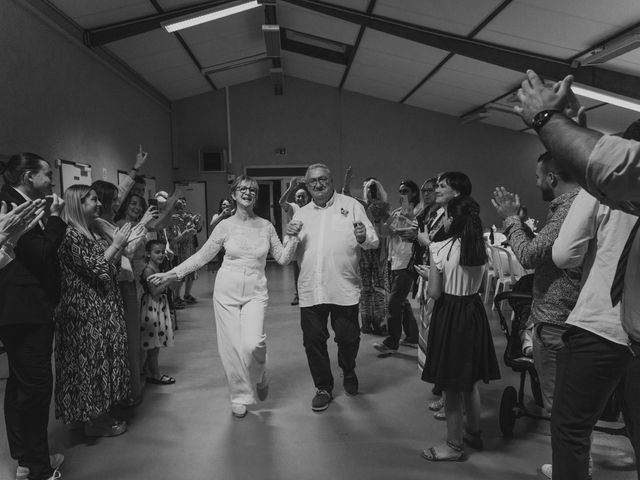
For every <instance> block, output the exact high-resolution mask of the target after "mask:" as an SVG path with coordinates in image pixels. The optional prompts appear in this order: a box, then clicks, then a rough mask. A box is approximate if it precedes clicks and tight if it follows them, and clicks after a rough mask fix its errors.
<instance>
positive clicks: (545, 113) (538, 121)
mask: <svg viewBox="0 0 640 480" xmlns="http://www.w3.org/2000/svg"><path fill="white" fill-rule="evenodd" d="M554 113H562V112H561V111H560V110H558V109H555V108H554V109H551V110H542V111H541V112H538V113H536V114H535V115H534V116H533V122H531V126H532V127H533V129H534V130H535V131H536V132H537V133H540V130H541V129H542V127H544V126H545V125H546V124H547V122H548V121H549V120H550V119H551V117H552V116H553V114H554Z"/></svg>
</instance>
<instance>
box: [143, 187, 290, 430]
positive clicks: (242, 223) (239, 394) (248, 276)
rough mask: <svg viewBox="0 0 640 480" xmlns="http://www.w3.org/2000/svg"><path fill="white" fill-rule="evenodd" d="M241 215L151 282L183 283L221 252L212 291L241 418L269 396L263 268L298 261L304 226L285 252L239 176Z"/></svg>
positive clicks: (234, 190) (234, 407) (234, 408)
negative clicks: (270, 262)
mask: <svg viewBox="0 0 640 480" xmlns="http://www.w3.org/2000/svg"><path fill="white" fill-rule="evenodd" d="M231 198H232V199H233V200H234V202H235V204H236V213H235V214H234V215H233V216H231V217H229V218H227V219H225V220H222V221H221V222H220V223H219V224H218V225H217V226H216V228H215V229H214V230H213V233H212V234H211V236H210V237H209V239H208V240H207V241H206V243H205V244H204V245H203V246H202V248H201V249H200V250H199V251H198V252H196V253H195V254H194V255H192V256H191V257H189V258H188V259H187V260H185V261H184V262H182V263H181V264H180V265H178V266H177V267H175V268H173V269H172V270H170V271H168V272H166V273H157V274H154V275H152V276H151V277H149V281H150V282H152V283H153V284H154V285H164V284H166V283H169V282H173V281H179V280H181V279H182V278H183V277H184V276H186V275H188V274H189V273H191V272H193V271H195V270H197V269H199V268H200V267H202V266H204V265H206V264H207V263H208V262H209V261H211V260H212V259H213V258H214V257H215V256H216V255H217V253H218V252H219V251H220V249H221V248H222V247H224V249H225V255H224V260H223V262H222V266H221V267H220V271H219V272H218V275H217V277H216V283H215V287H214V290H213V312H214V316H215V320H216V329H217V333H218V351H219V352H220V359H221V360H222V366H223V367H224V371H225V374H226V376H227V382H228V384H229V393H230V396H231V412H232V414H233V415H234V416H235V417H238V418H242V417H244V416H245V415H246V414H247V405H252V404H254V403H256V393H257V396H258V398H259V399H260V400H264V399H265V398H266V396H267V393H268V388H269V385H268V378H267V373H266V360H267V345H266V343H265V339H266V335H265V334H264V313H265V309H266V308H267V301H268V299H269V297H268V294H267V279H266V277H265V274H264V268H265V264H266V260H267V254H268V253H269V252H271V255H272V256H273V258H274V259H275V260H276V261H277V262H278V263H279V264H281V265H286V264H288V263H289V262H291V260H292V259H293V257H294V254H295V251H296V247H297V244H298V238H297V235H298V233H299V232H300V229H301V228H302V224H301V223H294V224H291V223H289V226H288V227H287V237H286V238H285V242H284V247H283V246H282V243H280V240H279V239H278V236H277V234H276V230H275V228H274V227H273V225H272V224H271V222H269V221H267V220H265V219H263V218H260V217H258V216H257V215H256V214H255V213H254V212H253V207H254V206H255V203H256V200H257V198H258V182H256V181H255V180H254V179H253V178H251V177H247V176H239V177H237V178H236V180H235V181H234V182H233V184H232V185H231Z"/></svg>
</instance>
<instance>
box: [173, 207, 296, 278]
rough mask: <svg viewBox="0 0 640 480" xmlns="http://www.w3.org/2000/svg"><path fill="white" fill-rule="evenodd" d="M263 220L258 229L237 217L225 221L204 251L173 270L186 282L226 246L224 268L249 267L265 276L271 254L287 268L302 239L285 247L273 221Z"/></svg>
mask: <svg viewBox="0 0 640 480" xmlns="http://www.w3.org/2000/svg"><path fill="white" fill-rule="evenodd" d="M260 220H261V221H260V223H259V225H257V226H256V225H254V226H245V225H242V224H240V223H236V221H235V220H234V219H233V217H231V218H227V219H225V220H223V221H221V222H220V223H219V224H218V225H217V226H216V228H215V229H214V230H213V233H212V234H211V236H210V237H209V239H208V240H207V241H206V242H205V244H204V245H203V246H202V248H201V249H200V250H198V251H197V252H196V253H195V254H193V255H192V256H191V257H189V258H188V259H187V260H185V261H184V262H182V263H181V264H180V265H178V266H177V267H175V268H174V269H173V270H172V271H173V272H174V273H175V274H176V275H177V276H178V278H179V279H182V278H184V277H185V276H186V275H188V274H189V273H191V272H194V271H196V270H198V269H199V268H201V267H202V266H204V265H205V264H207V263H209V262H210V261H211V260H213V258H214V257H215V256H216V255H217V254H218V252H219V251H220V249H221V248H222V247H224V250H225V254H224V260H223V262H222V267H223V268H225V267H226V268H229V267H231V268H233V267H238V268H243V269H247V268H249V269H255V270H257V271H259V272H262V273H264V267H265V264H266V262H267V254H268V253H269V252H271V255H272V256H273V258H274V259H275V260H276V261H277V262H278V263H279V264H280V265H287V264H288V263H290V262H291V260H293V258H294V255H295V252H296V247H297V245H298V238H297V237H290V236H287V237H285V242H284V247H283V246H282V243H281V242H280V239H279V238H278V235H277V234H276V229H275V228H274V227H273V225H272V224H271V222H269V221H267V220H264V219H260Z"/></svg>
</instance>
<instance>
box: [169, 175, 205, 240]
mask: <svg viewBox="0 0 640 480" xmlns="http://www.w3.org/2000/svg"><path fill="white" fill-rule="evenodd" d="M174 186H175V188H176V189H180V192H181V193H182V196H183V197H184V198H185V199H186V201H187V211H188V212H191V213H197V214H199V215H200V217H201V218H202V230H200V232H198V235H197V238H198V246H199V247H201V246H202V245H204V242H206V241H207V237H208V236H209V235H208V233H207V227H208V226H209V222H208V221H207V219H208V218H209V214H208V212H207V183H206V182H203V181H198V182H174Z"/></svg>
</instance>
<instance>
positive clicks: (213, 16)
mask: <svg viewBox="0 0 640 480" xmlns="http://www.w3.org/2000/svg"><path fill="white" fill-rule="evenodd" d="M259 6H260V3H259V2H258V0H253V1H251V2H247V1H246V0H243V1H239V2H232V3H231V4H224V5H221V6H218V7H215V8H209V9H207V10H203V11H201V12H198V13H195V14H192V15H186V16H184V17H181V18H177V19H173V20H169V21H167V22H163V23H162V26H163V27H164V29H165V30H166V31H167V32H169V33H171V32H176V31H178V30H183V29H185V28H189V27H195V26H196V25H200V24H203V23H207V22H211V21H213V20H218V19H219V18H223V17H228V16H229V15H234V14H236V13H240V12H245V11H247V10H251V9H252V8H256V7H259Z"/></svg>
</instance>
